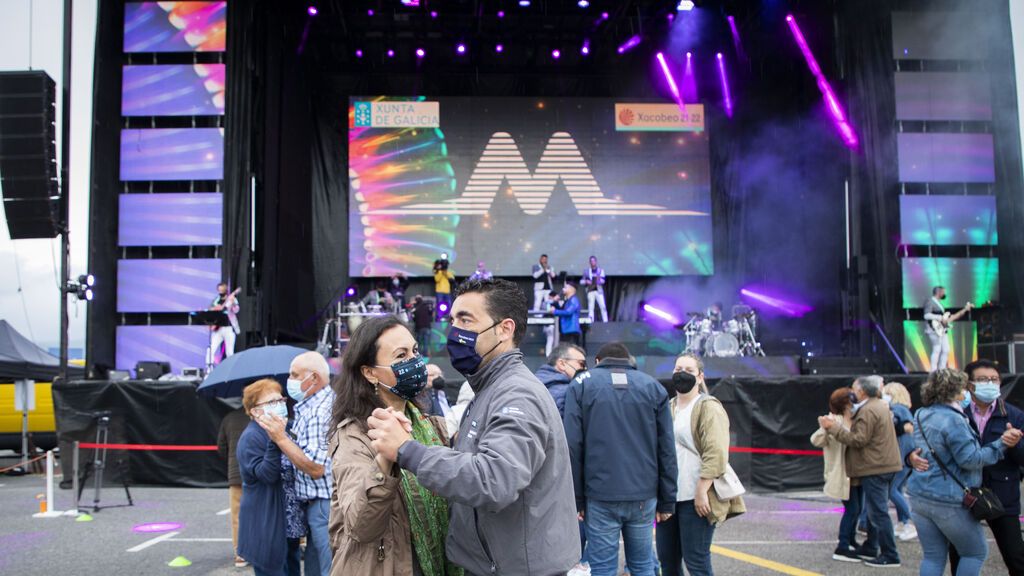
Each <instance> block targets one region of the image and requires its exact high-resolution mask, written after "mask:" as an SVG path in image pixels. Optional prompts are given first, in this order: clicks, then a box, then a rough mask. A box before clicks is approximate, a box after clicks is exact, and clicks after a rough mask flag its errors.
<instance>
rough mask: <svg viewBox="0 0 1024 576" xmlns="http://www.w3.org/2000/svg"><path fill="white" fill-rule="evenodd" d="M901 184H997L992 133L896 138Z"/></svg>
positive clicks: (901, 134)
mask: <svg viewBox="0 0 1024 576" xmlns="http://www.w3.org/2000/svg"><path fill="white" fill-rule="evenodd" d="M896 145H897V148H898V153H899V165H900V182H977V183H985V182H995V179H996V167H995V156H994V152H993V149H992V135H991V134H939V133H908V132H901V133H899V134H897V135H896Z"/></svg>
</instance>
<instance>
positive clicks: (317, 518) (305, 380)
mask: <svg viewBox="0 0 1024 576" xmlns="http://www.w3.org/2000/svg"><path fill="white" fill-rule="evenodd" d="M329 381H330V370H329V368H328V366H327V360H325V359H324V357H323V356H321V355H320V354H318V353H316V352H305V353H303V354H300V355H298V356H296V357H295V359H294V360H292V364H291V369H290V370H289V374H288V395H289V396H291V397H292V399H294V400H295V401H296V402H297V404H295V416H294V418H293V421H292V426H291V431H292V433H293V434H294V435H295V440H294V441H293V440H292V439H291V438H289V436H288V434H287V432H285V422H284V421H283V420H279V419H276V418H275V419H274V420H272V421H270V422H264V421H262V420H261V421H258V422H259V423H260V426H263V428H264V429H266V430H267V433H268V434H269V435H270V439H271V440H273V441H274V443H276V444H277V445H278V446H279V447H280V448H281V452H282V453H283V454H284V455H285V456H287V457H288V459H289V460H291V462H292V464H294V465H295V497H296V498H297V499H298V500H299V501H300V502H302V503H303V505H304V506H305V509H306V523H307V532H306V533H307V535H308V536H307V537H308V542H307V545H306V574H307V575H312V576H317V575H322V576H329V574H330V572H331V560H332V554H331V544H330V539H329V535H328V533H327V520H328V517H329V515H330V509H331V487H332V485H333V482H332V480H331V458H330V456H328V454H327V431H328V428H329V427H330V424H331V409H332V407H333V406H334V391H333V390H331V387H330V386H328V383H329Z"/></svg>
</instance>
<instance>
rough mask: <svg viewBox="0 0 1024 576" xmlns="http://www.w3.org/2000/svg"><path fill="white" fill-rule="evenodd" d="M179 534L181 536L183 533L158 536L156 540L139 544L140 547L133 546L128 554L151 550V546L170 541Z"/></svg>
mask: <svg viewBox="0 0 1024 576" xmlns="http://www.w3.org/2000/svg"><path fill="white" fill-rule="evenodd" d="M178 534H181V532H168V533H167V534H161V535H159V536H157V537H156V538H152V539H149V540H146V541H145V542H143V543H142V544H139V545H138V546H133V547H132V548H129V549H128V550H127V552H139V551H142V550H145V549H146V548H149V547H150V546H152V545H154V544H159V543H160V542H163V541H164V540H170V539H171V538H174V537H175V536H177V535H178Z"/></svg>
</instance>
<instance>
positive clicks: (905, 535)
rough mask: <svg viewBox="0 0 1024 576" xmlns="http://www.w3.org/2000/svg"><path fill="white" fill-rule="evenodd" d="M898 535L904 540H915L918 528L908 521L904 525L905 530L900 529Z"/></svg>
mask: <svg viewBox="0 0 1024 576" xmlns="http://www.w3.org/2000/svg"><path fill="white" fill-rule="evenodd" d="M896 536H897V537H898V538H899V539H900V541H902V542H906V541H908V540H913V539H914V538H917V528H914V525H913V524H911V523H909V522H908V523H906V524H904V525H903V530H900V531H899V532H898V533H897V534H896Z"/></svg>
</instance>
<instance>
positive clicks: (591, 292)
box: [580, 256, 608, 322]
mask: <svg viewBox="0 0 1024 576" xmlns="http://www.w3.org/2000/svg"><path fill="white" fill-rule="evenodd" d="M604 282H605V276H604V269H603V268H599V267H598V265H597V256H591V257H590V267H588V268H587V269H586V270H584V271H583V277H582V278H580V284H581V285H583V286H586V287H587V316H589V317H590V321H591V322H593V321H594V304H597V306H598V307H599V308H601V321H602V322H607V321H608V307H607V306H606V305H605V302H604Z"/></svg>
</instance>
